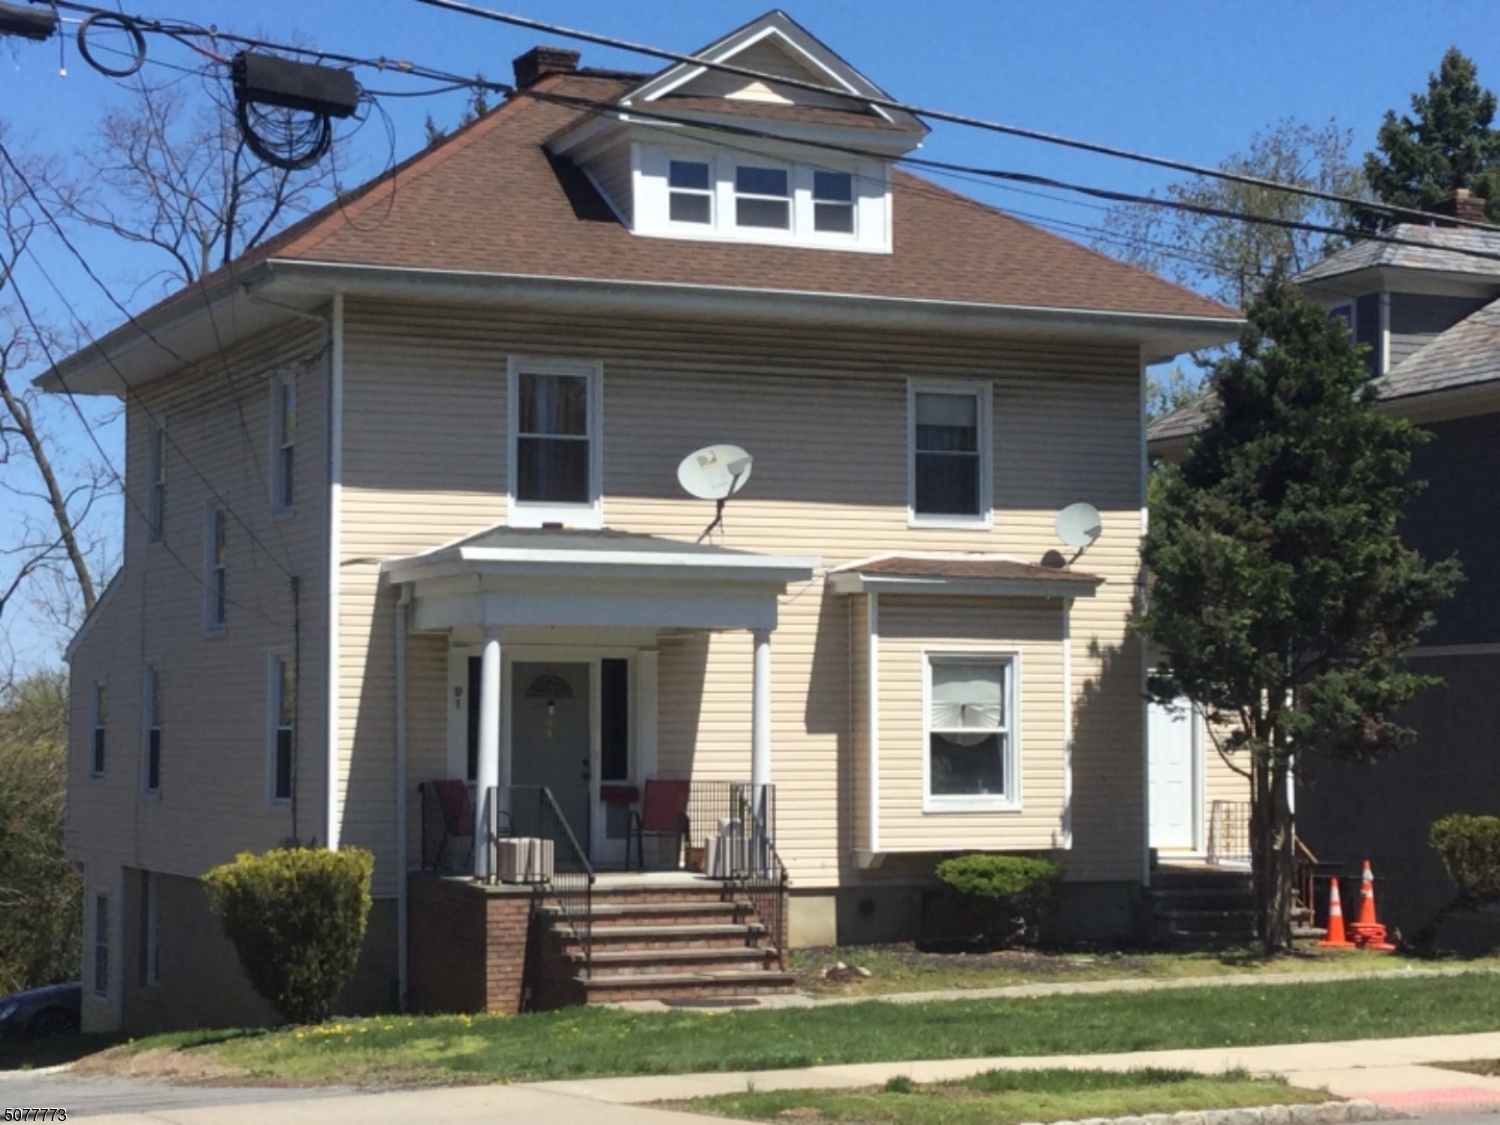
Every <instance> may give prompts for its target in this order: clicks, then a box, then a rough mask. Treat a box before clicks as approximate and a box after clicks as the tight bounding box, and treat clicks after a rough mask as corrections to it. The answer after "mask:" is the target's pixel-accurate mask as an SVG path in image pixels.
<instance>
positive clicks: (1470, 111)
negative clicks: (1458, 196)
mask: <svg viewBox="0 0 1500 1125" xmlns="http://www.w3.org/2000/svg"><path fill="white" fill-rule="evenodd" d="M1411 107H1412V113H1411V116H1407V115H1405V114H1402V115H1401V116H1400V117H1397V116H1396V113H1395V111H1394V110H1387V111H1386V115H1385V121H1384V122H1383V123H1382V124H1381V126H1380V131H1379V133H1377V134H1376V139H1375V145H1376V148H1377V149H1379V151H1378V152H1372V153H1368V154H1367V155H1366V156H1365V179H1366V180H1368V181H1369V185H1370V188H1371V189H1372V190H1373V191H1374V193H1375V198H1376V199H1378V200H1380V202H1382V203H1389V204H1392V205H1394V206H1397V207H1412V208H1417V209H1424V208H1427V207H1430V206H1431V205H1432V204H1434V203H1437V202H1438V201H1439V200H1441V199H1442V198H1443V197H1444V196H1446V195H1447V194H1448V193H1449V192H1451V191H1453V190H1454V189H1455V188H1468V189H1469V191H1471V192H1472V193H1473V194H1474V195H1476V196H1479V197H1480V198H1482V199H1484V201H1485V215H1486V217H1487V218H1488V219H1489V220H1490V222H1500V131H1497V130H1495V129H1494V128H1492V127H1491V124H1490V123H1491V122H1492V121H1493V120H1494V117H1495V108H1496V103H1495V95H1494V94H1493V93H1492V92H1491V91H1489V90H1486V89H1485V88H1484V87H1483V86H1481V85H1480V84H1479V71H1478V68H1476V67H1475V65H1474V63H1473V61H1472V60H1471V59H1469V58H1467V57H1465V56H1464V55H1463V53H1462V52H1460V51H1459V49H1458V48H1457V47H1450V48H1449V49H1448V52H1447V54H1445V55H1444V56H1443V61H1442V63H1441V64H1440V65H1439V67H1438V72H1437V73H1436V74H1431V75H1428V77H1427V93H1426V94H1425V95H1423V94H1415V95H1413V96H1412V99H1411ZM1354 219H1355V223H1356V225H1358V226H1359V227H1360V228H1361V229H1364V230H1382V229H1385V228H1387V227H1390V226H1393V225H1395V223H1396V222H1397V220H1396V219H1393V218H1391V217H1390V216H1389V215H1383V214H1381V213H1379V212H1374V211H1357V212H1356V213H1355V216H1354Z"/></svg>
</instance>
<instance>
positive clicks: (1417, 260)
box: [1293, 223, 1500, 285]
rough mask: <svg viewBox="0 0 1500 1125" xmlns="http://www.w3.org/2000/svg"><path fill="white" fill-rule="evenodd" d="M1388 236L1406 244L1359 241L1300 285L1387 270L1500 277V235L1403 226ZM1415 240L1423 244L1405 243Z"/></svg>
mask: <svg viewBox="0 0 1500 1125" xmlns="http://www.w3.org/2000/svg"><path fill="white" fill-rule="evenodd" d="M1387 233H1388V234H1390V235H1391V236H1393V237H1395V238H1399V239H1401V242H1386V241H1382V240H1379V239H1366V240H1365V241H1363V242H1356V243H1355V244H1354V245H1353V246H1350V247H1348V248H1347V249H1344V250H1340V251H1339V252H1338V253H1336V254H1330V255H1329V256H1328V257H1326V258H1324V259H1323V260H1322V261H1321V262H1318V263H1317V264H1316V265H1313V266H1309V267H1308V268H1307V269H1305V270H1303V271H1302V272H1301V273H1299V274H1298V275H1297V276H1296V277H1295V278H1294V279H1293V280H1295V281H1296V282H1297V283H1298V284H1299V285H1307V284H1312V283H1315V282H1319V281H1326V280H1328V279H1329V278H1334V277H1342V276H1344V275H1345V274H1351V273H1359V272H1361V271H1363V270H1370V269H1379V268H1382V267H1389V268H1393V269H1405V270H1419V271H1425V272H1429V273H1463V274H1475V275H1478V276H1490V275H1500V231H1497V232H1494V233H1491V232H1489V231H1483V230H1468V229H1463V230H1460V229H1458V228H1455V227H1424V226H1418V225H1416V224H1414V223H1401V224H1399V225H1397V226H1395V227H1392V228H1391V229H1390V230H1389V231H1388V232H1387ZM1409 242H1420V243H1422V245H1420V246H1410V245H1405V243H1409Z"/></svg>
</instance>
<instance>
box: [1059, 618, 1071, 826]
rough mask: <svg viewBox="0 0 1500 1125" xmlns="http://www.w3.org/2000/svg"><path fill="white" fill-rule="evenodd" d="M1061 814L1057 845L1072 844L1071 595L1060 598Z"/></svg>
mask: <svg viewBox="0 0 1500 1125" xmlns="http://www.w3.org/2000/svg"><path fill="white" fill-rule="evenodd" d="M1062 682H1063V690H1062V696H1063V699H1062V703H1063V713H1062V739H1063V816H1062V839H1061V841H1060V844H1059V846H1060V847H1063V848H1071V847H1072V846H1073V599H1072V598H1064V599H1063V600H1062Z"/></svg>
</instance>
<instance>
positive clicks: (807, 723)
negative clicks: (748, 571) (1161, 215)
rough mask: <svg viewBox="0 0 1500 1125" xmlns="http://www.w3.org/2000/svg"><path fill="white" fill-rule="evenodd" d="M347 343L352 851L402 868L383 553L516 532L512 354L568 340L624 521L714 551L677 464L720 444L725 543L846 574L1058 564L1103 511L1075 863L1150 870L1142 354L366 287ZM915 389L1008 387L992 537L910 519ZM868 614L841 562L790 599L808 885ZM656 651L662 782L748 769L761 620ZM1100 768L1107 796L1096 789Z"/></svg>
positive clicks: (703, 512) (776, 729) (779, 699)
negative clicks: (726, 485) (1089, 512)
mask: <svg viewBox="0 0 1500 1125" xmlns="http://www.w3.org/2000/svg"><path fill="white" fill-rule="evenodd" d="M345 354H346V359H345V398H344V411H345V414H344V418H345V444H344V470H345V471H344V491H343V529H342V538H341V543H340V549H339V557H340V560H341V566H340V574H341V584H342V591H343V599H344V603H343V612H342V618H341V628H340V647H339V652H340V662H341V679H340V716H341V747H340V751H341V756H342V760H343V766H342V772H343V777H344V779H345V780H344V787H343V788H344V800H345V805H344V807H343V812H342V816H343V825H344V833H345V835H344V838H345V840H347V841H348V842H350V843H355V842H361V843H367V844H369V845H372V846H375V847H377V848H378V849H381V850H382V852H383V853H384V854H385V855H389V847H390V843H391V807H392V801H393V797H392V785H393V777H392V768H393V767H392V762H393V745H394V732H393V730H392V723H393V722H394V708H393V706H392V703H391V692H392V690H393V686H394V681H393V676H394V651H393V641H392V621H393V616H392V615H393V613H394V606H395V594H394V592H393V591H389V590H384V591H382V590H380V589H379V584H378V572H377V568H376V566H375V565H373V563H371V562H370V561H369V560H371V559H375V558H381V557H391V556H399V555H404V554H408V553H412V552H416V551H420V550H423V549H427V548H431V547H434V546H437V545H438V544H441V543H444V542H447V541H450V540H452V539H454V538H457V537H460V536H463V535H467V534H471V533H473V532H475V531H478V530H480V529H482V528H484V527H487V526H490V525H493V524H496V523H500V522H502V521H503V520H504V518H505V508H506V504H505V492H504V489H505V479H504V478H505V461H506V446H505V418H506V409H505V390H506V388H505V383H506V358H507V356H508V355H511V354H525V355H551V356H557V357H566V358H577V359H588V360H599V361H602V363H603V366H604V384H603V385H604V390H603V401H604V407H603V412H604V424H603V464H604V501H603V510H604V521H605V524H606V526H609V527H612V528H618V529H623V530H628V531H636V532H648V533H652V534H657V535H662V536H667V537H671V538H677V539H685V540H689V541H691V540H692V539H694V538H696V537H697V536H698V534H699V533H700V532H701V531H702V530H703V528H704V527H705V526H706V524H707V523H708V521H709V520H710V519H711V518H712V515H713V512H712V505H709V504H706V503H704V502H701V501H695V500H692V499H690V498H688V497H685V496H684V495H683V494H682V492H681V490H680V489H679V487H678V485H677V480H676V468H677V464H678V462H679V461H680V460H681V459H682V457H683V456H684V455H685V454H687V453H688V452H690V451H692V450H693V449H696V448H698V447H700V446H703V445H706V444H709V443H711V442H716V441H729V442H734V443H736V444H739V445H742V446H744V447H745V448H747V449H749V450H750V451H751V452H752V453H753V454H754V455H755V469H754V475H753V477H752V480H751V482H750V484H749V486H748V487H747V488H746V489H745V491H744V492H743V493H742V494H740V495H739V496H737V497H736V498H735V499H734V500H733V501H731V502H730V504H729V507H728V510H727V513H726V521H725V526H724V529H723V532H722V534H719V535H717V536H716V542H719V543H721V544H723V545H724V546H726V547H730V548H736V549H744V550H755V551H765V552H775V553H783V554H809V555H818V556H821V558H822V560H823V564H824V566H825V568H826V567H833V566H837V565H840V564H842V563H845V562H849V561H853V560H856V559H860V558H864V557H868V556H871V555H874V554H878V553H882V552H889V551H893V550H902V549H906V550H923V551H955V550H958V551H965V550H970V551H972V550H979V551H991V552H998V553H1002V554H1006V555H1011V556H1014V557H1017V558H1023V559H1030V560H1036V559H1039V558H1041V556H1042V555H1043V554H1044V553H1045V552H1046V551H1048V550H1051V549H1054V548H1056V547H1057V546H1058V543H1057V539H1056V535H1055V533H1054V530H1053V519H1054V516H1055V514H1056V512H1057V510H1058V509H1059V508H1061V507H1063V506H1064V505H1066V504H1068V503H1071V502H1073V501H1076V500H1088V501H1089V502H1091V503H1093V504H1095V505H1096V506H1097V507H1099V508H1100V509H1101V511H1103V513H1104V520H1105V524H1104V535H1103V537H1102V538H1101V539H1100V541H1099V542H1098V543H1097V544H1096V545H1095V546H1094V547H1093V548H1091V549H1090V551H1089V552H1088V553H1087V554H1086V555H1085V556H1084V558H1083V559H1082V560H1081V561H1080V562H1079V564H1078V566H1079V568H1080V569H1085V570H1087V571H1089V572H1091V573H1095V574H1099V575H1101V576H1103V577H1104V578H1105V579H1106V582H1105V585H1104V586H1103V587H1102V588H1101V590H1100V595H1099V596H1098V597H1097V598H1093V599H1080V600H1079V601H1078V603H1077V605H1076V607H1075V612H1074V617H1073V637H1074V681H1075V686H1076V689H1077V693H1078V695H1079V705H1078V732H1077V733H1078V737H1077V745H1076V749H1075V766H1076V767H1077V769H1076V772H1075V787H1074V792H1075V802H1074V819H1073V827H1074V831H1075V847H1074V851H1073V854H1072V856H1071V857H1070V866H1071V868H1072V870H1073V871H1074V872H1075V874H1077V877H1080V878H1082V877H1088V878H1138V877H1139V873H1140V870H1141V856H1142V848H1143V844H1142V839H1143V831H1144V824H1143V810H1142V808H1141V798H1142V771H1143V762H1142V738H1141V726H1142V707H1141V701H1140V663H1139V659H1138V656H1137V654H1136V647H1137V646H1136V645H1135V642H1133V641H1130V640H1127V638H1126V635H1125V623H1126V619H1127V617H1128V615H1129V611H1130V599H1131V596H1132V593H1133V590H1134V582H1135V577H1136V569H1137V540H1138V532H1139V523H1140V517H1139V504H1140V497H1139V486H1140V440H1141V432H1140V421H1139V405H1138V404H1139V398H1138V395H1139V377H1140V370H1139V364H1138V359H1137V356H1136V353H1135V351H1134V349H1128V348H1119V347H1113V348H1106V347H1079V346H1070V347H1066V348H1065V347H1060V346H1058V345H1056V344H1051V343H1047V342H1045V341H1040V340H1030V341H1023V340H1010V341H998V340H993V339H991V340H974V339H966V338H964V337H961V336H958V335H956V334H926V333H907V332H903V333H895V332H879V331H859V332H840V331H832V330H826V329H816V330H814V329H808V330H802V329H789V328H787V327H785V326H777V327H774V328H770V327H765V328H762V327H758V326H756V325H753V324H738V325H724V324H717V323H715V324H706V323H705V324H694V323H691V322H679V323H677V324H671V323H664V322H660V321H653V320H647V319H644V318H631V319H624V318H621V319H604V318H594V319H590V320H589V321H588V322H586V323H580V322H576V321H570V320H569V319H568V318H567V317H566V316H565V315H563V314H561V313H558V314H547V313H542V312H519V311H505V312H496V311H484V310H478V309H476V310H462V309H454V308H439V307H432V306H418V305H414V304H398V303H394V302H391V303H378V304H377V303H372V302H356V301H350V302H349V305H348V309H347V336H346V353H345ZM909 377H939V378H988V379H990V380H992V381H993V386H994V394H993V402H994V434H995V457H994V469H995V479H994V497H995V506H996V513H995V520H994V528H993V530H990V531H983V530H968V529H951V528H949V529H941V528H923V529H912V528H910V527H908V525H907V479H906V478H907V467H906V434H907V420H906V410H907V389H906V388H907V379H908V378H909ZM848 613H849V607H848V606H847V605H846V604H844V600H843V599H840V598H836V597H834V596H833V595H831V594H829V593H828V592H827V591H826V590H825V589H824V585H823V582H822V576H821V574H820V575H818V576H817V577H815V579H814V580H813V581H812V582H809V583H804V584H802V585H800V586H794V587H792V588H791V589H789V590H788V592H787V595H786V596H785V597H784V598H783V600H782V607H781V618H780V625H779V628H778V629H777V630H776V632H775V633H774V635H773V638H772V643H771V652H772V658H771V663H772V684H773V689H772V691H773V715H772V739H773V779H774V780H775V781H776V783H777V785H778V829H779V831H778V837H779V839H778V846H779V847H780V848H781V850H782V852H783V855H784V856H785V858H786V859H787V861H788V864H789V866H790V867H791V869H792V874H793V878H794V879H795V880H796V882H797V885H798V886H799V887H816V886H828V885H833V884H835V883H836V882H837V881H838V880H839V879H840V872H841V869H842V868H844V867H846V866H847V862H848V855H847V850H848V847H849V841H850V838H851V826H850V824H849V822H848V819H847V811H846V810H847V804H845V803H844V802H843V801H842V797H843V796H844V795H846V794H848V793H850V791H851V785H852V783H853V781H854V778H853V769H854V766H853V760H854V758H855V756H856V755H854V754H853V753H851V749H850V747H851V741H850V702H851V683H850V676H851V671H850V660H849V651H850V648H849V646H850V641H849V631H850V624H849V619H848ZM660 651H661V661H660V707H659V714H660V720H659V722H660V751H659V754H660V757H659V772H661V773H662V774H674V773H676V774H682V773H686V772H688V771H689V770H691V771H692V773H693V775H694V776H701V777H724V778H737V779H744V778H748V776H749V764H750V675H751V651H752V646H751V640H750V637H749V635H748V634H747V633H726V634H721V635H715V636H712V637H701V636H700V637H679V638H670V639H667V638H664V639H663V641H662V643H661V646H660ZM1057 710H1058V713H1059V715H1060V711H1061V704H1060V702H1059V705H1058V708H1057ZM1085 771H1089V772H1091V773H1092V778H1091V780H1090V781H1089V782H1088V783H1084V782H1082V781H1081V780H1080V778H1079V776H1078V775H1079V774H1082V773H1084V772H1085ZM412 780H413V783H415V781H416V780H419V778H417V777H416V776H413V779H412ZM1053 818H1054V822H1055V820H1056V810H1054V813H1053ZM382 871H383V872H384V873H383V874H382V875H379V876H378V877H377V893H383V891H382V888H388V887H389V886H390V879H391V874H392V872H391V871H390V869H389V860H388V859H385V860H384V861H383V867H382Z"/></svg>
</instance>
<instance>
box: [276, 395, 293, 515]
mask: <svg viewBox="0 0 1500 1125" xmlns="http://www.w3.org/2000/svg"><path fill="white" fill-rule="evenodd" d="M296 468H297V375H296V372H294V371H282V372H279V373H278V374H277V375H276V376H275V377H274V378H273V379H272V380H271V510H272V511H274V512H276V513H277V514H283V513H287V512H290V511H291V510H292V508H293V507H294V506H295V505H296V503H297V487H296V475H297V474H296Z"/></svg>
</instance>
